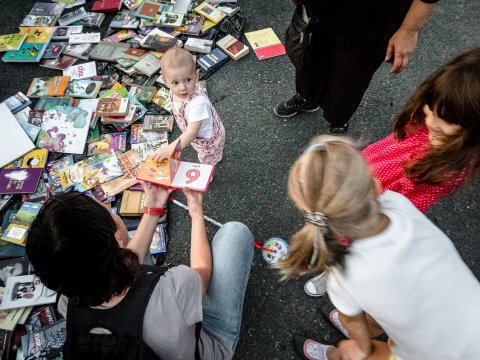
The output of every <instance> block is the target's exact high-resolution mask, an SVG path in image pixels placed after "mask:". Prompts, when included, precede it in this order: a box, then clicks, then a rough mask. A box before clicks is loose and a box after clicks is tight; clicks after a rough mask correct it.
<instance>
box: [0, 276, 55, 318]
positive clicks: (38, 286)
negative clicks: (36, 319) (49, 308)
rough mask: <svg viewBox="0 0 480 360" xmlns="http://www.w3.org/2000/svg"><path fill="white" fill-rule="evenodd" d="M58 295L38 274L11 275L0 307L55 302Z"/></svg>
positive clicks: (9, 307)
mask: <svg viewBox="0 0 480 360" xmlns="http://www.w3.org/2000/svg"><path fill="white" fill-rule="evenodd" d="M56 295H57V293H56V292H55V291H53V290H50V289H48V288H47V287H46V286H45V285H43V283H42V282H41V281H40V279H39V278H38V277H37V276H36V275H21V276H10V277H9V278H8V279H7V282H6V284H5V290H4V294H3V299H2V304H1V305H0V309H2V310H3V309H15V308H19V307H26V306H34V305H44V304H53V303H54V302H55V300H56Z"/></svg>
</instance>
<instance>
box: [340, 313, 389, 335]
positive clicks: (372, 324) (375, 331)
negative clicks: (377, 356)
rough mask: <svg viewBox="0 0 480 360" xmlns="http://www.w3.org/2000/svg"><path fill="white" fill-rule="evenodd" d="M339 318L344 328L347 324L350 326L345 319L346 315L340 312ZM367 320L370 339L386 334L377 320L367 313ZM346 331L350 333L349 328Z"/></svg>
mask: <svg viewBox="0 0 480 360" xmlns="http://www.w3.org/2000/svg"><path fill="white" fill-rule="evenodd" d="M338 317H339V319H340V322H341V323H342V324H343V326H345V324H348V320H347V319H346V318H345V315H343V314H342V313H341V312H340V311H339V312H338ZM365 320H367V327H368V332H369V334H370V337H372V338H373V337H377V336H380V335H382V334H384V333H385V331H384V330H383V329H382V327H381V326H380V325H378V323H377V322H376V320H375V319H374V318H372V317H371V316H370V315H369V314H367V313H365ZM345 328H346V327H345ZM346 329H347V331H348V328H346Z"/></svg>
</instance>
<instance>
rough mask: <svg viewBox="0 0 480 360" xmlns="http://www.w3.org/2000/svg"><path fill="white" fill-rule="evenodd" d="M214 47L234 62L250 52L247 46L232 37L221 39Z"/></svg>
mask: <svg viewBox="0 0 480 360" xmlns="http://www.w3.org/2000/svg"><path fill="white" fill-rule="evenodd" d="M216 45H217V46H218V47H219V48H220V49H221V50H222V51H223V52H224V53H225V54H227V55H228V56H230V58H232V59H233V60H235V61H236V60H238V59H240V58H242V57H244V56H245V55H247V54H248V52H249V50H250V49H249V47H248V46H247V45H245V44H244V43H242V42H241V41H240V40H238V39H236V38H234V37H233V36H232V35H227V36H225V37H223V38H221V39H220V40H218V41H217V44H216Z"/></svg>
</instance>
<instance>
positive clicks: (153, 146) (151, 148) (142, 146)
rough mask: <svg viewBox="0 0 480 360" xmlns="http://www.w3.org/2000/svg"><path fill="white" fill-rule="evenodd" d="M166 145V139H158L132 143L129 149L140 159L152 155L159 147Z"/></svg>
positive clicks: (143, 159)
mask: <svg viewBox="0 0 480 360" xmlns="http://www.w3.org/2000/svg"><path fill="white" fill-rule="evenodd" d="M165 146H168V140H167V139H165V140H159V141H152V142H143V143H139V144H132V145H131V149H132V150H135V151H136V152H137V154H138V156H139V157H140V159H141V160H142V161H145V159H146V158H147V157H148V156H149V155H152V154H153V153H154V152H155V150H157V149H160V148H162V147H165Z"/></svg>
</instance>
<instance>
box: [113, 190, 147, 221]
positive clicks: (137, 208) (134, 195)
mask: <svg viewBox="0 0 480 360" xmlns="http://www.w3.org/2000/svg"><path fill="white" fill-rule="evenodd" d="M144 207H145V193H144V192H143V191H130V190H125V191H124V192H123V196H122V202H121V203H120V210H119V212H120V215H122V216H141V215H143V208H144Z"/></svg>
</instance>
